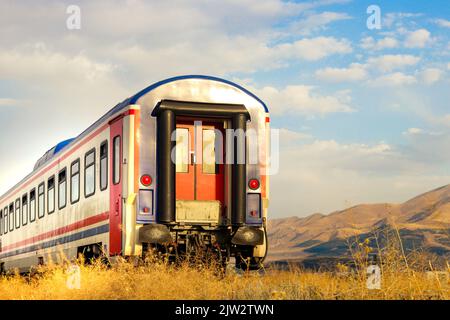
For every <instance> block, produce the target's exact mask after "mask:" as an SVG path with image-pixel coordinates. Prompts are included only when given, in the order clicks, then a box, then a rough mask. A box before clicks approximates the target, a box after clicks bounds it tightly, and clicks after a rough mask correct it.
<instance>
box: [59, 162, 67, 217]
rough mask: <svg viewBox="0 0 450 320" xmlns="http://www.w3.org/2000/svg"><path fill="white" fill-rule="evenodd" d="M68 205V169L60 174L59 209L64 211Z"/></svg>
mask: <svg viewBox="0 0 450 320" xmlns="http://www.w3.org/2000/svg"><path fill="white" fill-rule="evenodd" d="M66 204H67V174H66V168H64V169H63V170H61V171H60V172H59V174H58V209H59V210H61V209H63V208H64V207H65V206H66Z"/></svg>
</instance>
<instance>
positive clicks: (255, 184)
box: [248, 179, 259, 190]
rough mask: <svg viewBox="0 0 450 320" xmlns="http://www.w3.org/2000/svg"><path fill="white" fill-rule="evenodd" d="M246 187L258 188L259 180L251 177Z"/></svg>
mask: <svg viewBox="0 0 450 320" xmlns="http://www.w3.org/2000/svg"><path fill="white" fill-rule="evenodd" d="M248 187H249V188H250V189H252V190H256V189H258V188H259V181H258V180H257V179H251V180H250V181H249V182H248Z"/></svg>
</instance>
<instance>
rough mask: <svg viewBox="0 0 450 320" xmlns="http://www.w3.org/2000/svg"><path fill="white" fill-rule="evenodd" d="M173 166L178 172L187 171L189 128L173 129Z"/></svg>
mask: <svg viewBox="0 0 450 320" xmlns="http://www.w3.org/2000/svg"><path fill="white" fill-rule="evenodd" d="M175 135H176V144H175V168H176V172H178V173H185V172H188V171H189V129H187V128H177V129H176V131H175Z"/></svg>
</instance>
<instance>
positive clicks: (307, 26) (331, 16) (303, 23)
mask: <svg viewBox="0 0 450 320" xmlns="http://www.w3.org/2000/svg"><path fill="white" fill-rule="evenodd" d="M348 19H351V17H350V16H349V15H348V14H346V13H341V12H329V11H325V12H321V13H317V14H311V15H308V16H307V17H306V18H304V19H301V20H299V21H296V22H294V23H292V24H291V26H290V28H289V30H290V33H291V34H294V33H295V34H300V35H309V34H311V33H313V32H317V31H321V30H324V29H325V28H326V27H327V26H328V25H329V24H330V23H332V22H336V21H341V20H348Z"/></svg>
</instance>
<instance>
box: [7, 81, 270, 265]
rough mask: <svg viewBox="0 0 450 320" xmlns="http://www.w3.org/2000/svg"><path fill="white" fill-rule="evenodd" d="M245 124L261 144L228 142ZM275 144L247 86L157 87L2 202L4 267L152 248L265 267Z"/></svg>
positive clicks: (42, 164) (51, 155) (70, 145)
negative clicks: (206, 252) (208, 251)
mask: <svg viewBox="0 0 450 320" xmlns="http://www.w3.org/2000/svg"><path fill="white" fill-rule="evenodd" d="M238 127H239V128H242V129H243V130H244V131H245V132H252V133H253V135H252V136H248V135H247V136H246V137H245V138H244V140H239V139H241V138H239V137H237V136H234V137H233V136H228V135H227V134H228V133H227V130H229V129H239V128H238ZM172 132H176V133H175V134H174V135H171V133H172ZM220 132H223V133H224V135H223V137H220ZM219 138H222V139H225V141H222V144H219V143H218V142H220V140H219ZM231 140H233V141H234V142H235V143H236V144H237V145H239V143H243V144H242V145H244V146H245V150H246V157H245V161H244V163H239V164H237V163H234V162H233V161H231V162H227V161H225V158H226V157H228V156H229V155H230V154H232V153H233V152H232V151H233V150H234V151H235V154H233V155H232V156H231V158H230V159H231V160H236V157H237V154H239V151H238V150H237V149H236V147H235V146H234V145H231V146H229V145H228V142H230V141H231ZM211 143H212V145H213V146H214V148H212V150H213V151H212V152H211V150H210V149H208V148H210V147H211ZM255 143H256V145H257V147H256V149H254V148H253V149H254V150H253V151H252V150H250V147H249V146H250V144H251V145H255ZM268 146H269V114H268V110H267V108H266V106H265V105H264V103H263V102H262V101H261V100H259V99H258V98H257V97H255V96H254V95H253V94H251V93H250V92H248V91H247V90H245V89H243V88H242V87H240V86H238V85H236V84H234V83H231V82H229V81H226V80H222V79H219V78H213V77H207V76H182V77H177V78H171V79H167V80H164V81H161V82H158V83H156V84H154V85H152V86H150V87H148V88H146V89H145V90H143V91H141V92H139V93H138V94H136V95H134V96H133V97H131V98H129V99H126V100H125V101H124V102H122V103H120V104H118V105H117V106H115V107H114V108H113V109H112V110H110V111H109V112H108V113H107V114H106V115H104V116H103V117H102V118H100V119H99V120H98V121H97V122H95V123H94V124H93V125H92V126H90V127H89V128H88V129H87V130H86V131H84V132H83V133H82V134H80V135H79V136H78V137H77V138H75V139H71V140H68V141H65V142H63V143H61V144H59V145H57V146H56V147H55V148H52V149H51V150H50V151H49V152H47V154H46V155H44V157H42V158H41V159H40V160H39V161H38V163H37V164H36V166H35V169H34V170H33V172H32V173H31V174H29V175H28V176H27V177H26V178H25V179H23V180H22V181H21V182H20V183H18V184H17V185H16V186H15V187H13V188H12V189H11V190H9V191H8V192H7V193H6V194H5V195H3V196H1V197H0V229H1V232H0V267H1V270H2V271H6V270H10V269H13V268H18V269H19V270H20V271H27V270H29V269H30V267H32V266H35V265H38V264H43V263H47V262H48V260H49V259H52V260H54V261H56V262H58V261H59V260H60V259H61V257H62V256H65V257H66V258H67V259H74V258H76V257H77V255H78V254H80V253H84V254H85V255H87V256H89V255H92V256H96V255H97V254H99V253H100V252H101V253H102V254H103V255H104V256H107V257H108V258H109V259H111V260H114V258H115V257H117V256H139V257H140V256H142V254H143V251H145V250H146V249H147V248H148V247H149V246H156V247H167V246H175V247H177V249H179V250H180V251H182V252H185V251H188V250H189V248H190V246H192V245H193V242H196V243H197V244H198V243H201V244H204V245H206V246H210V247H213V248H216V250H218V251H220V252H222V253H223V254H226V256H227V257H229V256H236V257H239V259H240V261H242V259H241V258H249V259H250V260H251V261H252V263H253V264H255V263H256V264H258V263H260V262H261V261H262V260H263V258H264V257H265V255H266V253H267V234H266V230H265V224H266V218H267V208H268V192H269V190H268V182H269V179H268V176H267V165H266V164H267V159H268ZM174 147H175V148H174ZM169 148H171V150H174V152H175V154H176V160H175V162H176V163H173V162H174V161H172V163H170V162H169V160H170V159H172V158H173V155H172V153H170V152H171V151H169ZM229 148H232V149H229ZM233 148H234V149H233ZM255 153H256V154H255ZM168 156H172V158H170V159H169V158H168ZM251 156H253V157H254V158H255V159H256V158H257V159H258V161H257V163H254V162H252V161H249V157H251ZM208 157H212V158H214V159H213V160H214V163H213V165H211V163H208V161H206V160H205V161H203V160H204V159H207V158H208ZM221 157H222V159H219V158H221ZM181 158H183V159H186V161H179V160H180V159H181ZM199 159H200V160H201V161H199ZM227 159H228V158H227ZM77 163H78V173H77V170H76V169H77V168H76V167H77ZM77 189H78V191H77ZM42 191H43V194H42ZM78 198H79V199H78ZM52 203H53V204H52ZM194 240H195V241H194Z"/></svg>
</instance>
